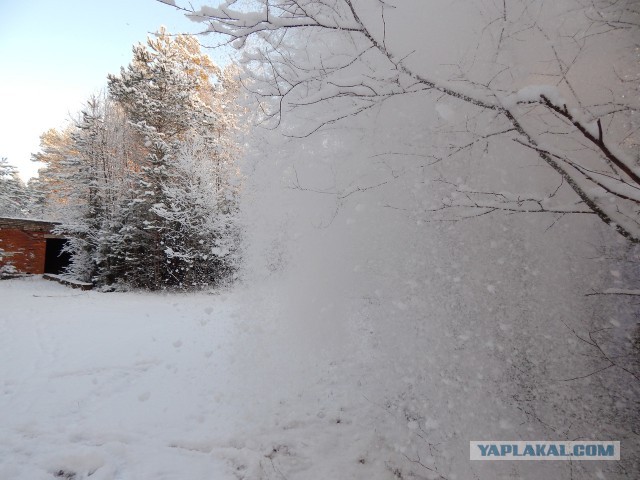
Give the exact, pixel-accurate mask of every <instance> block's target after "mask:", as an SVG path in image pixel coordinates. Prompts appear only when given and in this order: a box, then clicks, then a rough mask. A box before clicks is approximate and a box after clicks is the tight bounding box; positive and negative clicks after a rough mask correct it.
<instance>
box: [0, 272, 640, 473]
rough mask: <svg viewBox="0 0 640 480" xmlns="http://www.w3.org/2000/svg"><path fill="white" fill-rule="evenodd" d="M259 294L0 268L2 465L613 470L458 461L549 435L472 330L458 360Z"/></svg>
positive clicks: (14, 468)
mask: <svg viewBox="0 0 640 480" xmlns="http://www.w3.org/2000/svg"><path fill="white" fill-rule="evenodd" d="M255 295H264V292H262V293H254V292H249V291H242V290H238V291H233V292H227V293H215V294H212V293H198V294H152V293H99V292H93V291H90V292H81V291H78V290H72V289H70V288H68V287H64V286H62V285H59V284H57V283H54V282H49V281H45V280H42V279H40V278H28V279H14V280H5V281H2V282H0V356H1V357H0V388H1V390H0V479H2V480H5V479H6V480H14V479H15V480H22V479H24V480H52V479H55V478H68V479H74V480H80V479H91V480H146V479H149V480H151V479H153V480H160V479H165V480H169V479H175V480H178V479H180V480H199V479H202V480H204V479H207V480H211V479H222V480H225V479H231V480H233V479H247V480H254V479H255V480H260V479H280V480H282V479H286V480H295V479H305V480H306V479H311V480H315V479H317V480H321V479H322V480H325V479H374V480H375V479H390V480H391V479H443V478H444V479H450V480H456V479H458V480H463V479H466V478H482V479H485V478H486V479H499V478H505V479H506V478H532V479H533V478H597V479H602V478H606V479H608V478H625V472H624V471H620V470H619V469H618V468H617V466H615V465H603V462H582V463H583V464H585V465H582V466H580V467H578V466H575V465H574V466H571V465H569V464H570V462H475V464H472V463H471V462H469V460H468V442H469V440H470V439H472V438H475V437H477V438H494V437H495V438H502V437H505V438H506V437H508V438H548V437H549V436H550V435H551V436H552V437H553V438H558V437H557V435H556V434H552V433H549V431H548V430H545V429H544V428H546V427H544V425H542V424H541V423H540V422H539V421H537V420H534V421H530V422H527V418H528V416H527V412H523V411H522V407H520V409H518V408H511V407H509V406H508V405H505V404H504V403H503V402H502V401H501V400H500V398H499V397H498V396H497V394H498V392H499V387H497V386H496V383H495V382H496V380H495V379H496V378H500V376H501V375H504V372H502V371H501V370H500V368H499V364H497V363H495V362H494V363H491V361H490V358H489V357H487V356H486V355H483V354H482V353H481V351H482V349H483V348H484V346H483V345H478V348H477V349H475V350H470V355H471V357H469V358H466V359H465V356H464V355H461V353H462V351H461V350H457V351H456V350H455V349H454V350H451V351H447V349H448V348H449V346H448V345H447V344H446V338H445V337H444V336H443V337H442V338H441V339H439V340H438V341H437V342H435V343H438V344H442V345H441V346H440V350H438V351H437V352H439V353H437V352H435V353H433V352H432V354H430V353H429V352H426V354H425V356H424V357H419V356H418V355H417V354H416V352H417V351H418V349H416V348H412V347H411V343H410V340H409V339H408V338H409V337H407V338H406V339H404V340H401V337H394V333H393V332H392V331H390V330H389V331H387V332H386V333H385V336H386V337H388V338H392V339H393V340H392V342H390V344H391V343H393V345H394V346H393V348H392V349H390V350H387V349H386V347H384V344H383V343H380V342H377V341H373V343H371V341H370V340H367V341H363V340H362V338H363V337H366V335H363V332H365V328H364V325H365V324H364V323H363V322H360V323H359V322H357V321H355V320H354V321H353V322H351V323H352V325H351V327H349V328H347V327H344V328H342V329H341V328H338V327H337V326H336V325H335V324H334V325H325V326H324V327H323V326H318V327H317V329H315V330H314V329H313V328H310V327H309V325H308V324H305V326H304V327H296V326H295V325H292V324H287V322H286V321H283V322H284V323H280V324H279V323H278V322H276V321H273V319H274V318H275V317H276V316H277V315H276V312H277V311H278V306H277V305H275V304H274V305H271V306H270V303H269V299H268V295H266V297H267V298H266V299H265V298H263V299H262V301H261V302H259V303H256V304H259V305H262V308H261V309H259V310H256V309H255V308H253V307H252V308H248V307H247V305H248V304H250V303H251V302H250V301H249V299H250V298H251V297H252V296H255ZM272 303H275V301H274V302H272ZM269 319H271V320H269ZM303 328H304V330H302V329H303ZM396 330H397V328H396ZM416 332H417V331H415V332H409V335H410V336H413V337H415V338H416V339H418V340H419V339H420V338H421V335H422V334H420V333H416ZM366 333H367V334H368V335H369V336H370V337H373V336H374V335H373V330H371V331H368V330H367V331H366ZM428 335H430V336H433V333H428ZM318 339H322V341H321V342H320V341H319V340H318ZM332 339H333V340H332ZM320 344H322V345H320ZM416 344H421V345H423V347H419V348H420V349H422V350H424V345H427V342H425V341H424V339H422V340H419V342H418V341H416ZM411 359H413V360H414V361H415V366H412V363H411ZM430 359H431V360H430ZM467 362H468V363H473V362H476V366H477V368H475V369H474V370H473V371H472V374H471V375H472V377H469V378H466V377H461V375H463V374H462V373H461V372H463V371H464V370H460V369H459V367H460V365H464V364H465V363H467ZM481 364H486V366H484V367H481ZM587 388H590V387H588V386H587ZM575 391H576V392H578V390H575ZM576 394H578V393H576ZM572 401H573V402H574V403H575V402H576V400H575V399H574V400H572ZM582 401H583V402H591V400H587V397H583V400H582ZM594 405H597V404H595V403H594ZM577 406H579V407H580V409H581V410H585V411H587V412H588V410H589V409H590V408H592V407H591V406H590V404H589V403H579V404H577ZM411 412H419V413H416V414H415V415H414V414H412V413H411ZM568 421H571V419H569V420H568ZM581 422H583V421H582V420H581ZM585 425H587V424H585ZM588 428H591V427H588ZM597 428H599V430H592V432H593V433H594V436H603V435H605V432H607V427H606V426H604V425H602V426H600V427H597ZM618 433H619V432H614V433H613V434H612V435H614V436H616V435H618ZM607 435H608V434H607ZM618 438H620V437H619V436H618ZM621 439H622V440H623V450H622V452H623V456H624V455H626V456H627V458H628V457H629V456H632V455H634V454H633V453H632V451H630V450H628V449H627V450H625V447H627V448H631V447H632V446H633V441H629V440H628V439H625V438H621ZM604 463H607V464H611V463H615V462H604ZM515 464H518V465H515ZM586 464H589V465H586ZM577 468H580V470H576V469H577ZM607 469H608V470H607ZM627 473H628V472H627ZM572 475H573V476H572ZM575 475H579V476H575Z"/></svg>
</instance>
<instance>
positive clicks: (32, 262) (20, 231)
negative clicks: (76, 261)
mask: <svg viewBox="0 0 640 480" xmlns="http://www.w3.org/2000/svg"><path fill="white" fill-rule="evenodd" d="M56 225H57V223H55V222H46V221H43V220H28V219H23V218H2V217H0V268H1V267H3V266H4V265H6V264H11V265H13V266H14V267H15V268H16V270H18V272H19V273H31V274H42V273H54V274H59V273H62V271H63V270H64V268H65V267H66V266H68V265H69V254H68V253H66V252H62V248H63V246H64V244H65V241H66V240H65V239H64V238H63V237H61V236H59V235H55V234H53V233H52V231H53V229H54V228H55V226H56Z"/></svg>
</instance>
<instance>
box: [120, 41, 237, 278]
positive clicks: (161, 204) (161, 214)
mask: <svg viewBox="0 0 640 480" xmlns="http://www.w3.org/2000/svg"><path fill="white" fill-rule="evenodd" d="M155 37H156V38H155V39H153V38H149V39H148V41H147V44H146V46H145V45H142V44H138V45H136V46H135V47H134V48H133V61H132V62H131V64H130V65H129V66H128V67H127V68H123V69H121V72H120V75H117V76H115V75H110V76H109V80H108V86H109V93H110V95H111V96H112V98H114V99H115V100H116V101H117V102H118V103H119V104H120V105H121V106H122V107H123V109H124V111H125V113H126V115H127V117H128V119H129V121H130V123H131V125H132V126H133V128H134V130H135V131H136V132H137V134H138V136H139V138H140V142H141V143H142V145H144V150H145V152H144V155H143V156H141V157H139V158H137V159H136V161H137V165H136V166H135V167H134V168H133V175H134V183H135V186H134V188H132V189H131V191H130V194H131V195H130V196H129V198H127V199H126V200H125V201H124V202H122V212H121V214H122V217H123V219H124V220H123V221H122V222H121V223H120V224H119V228H120V230H118V231H111V238H113V239H117V240H118V241H119V242H120V244H119V245H114V246H113V247H114V251H118V255H117V256H118V257H119V258H120V259H122V260H123V261H124V262H125V265H126V268H123V269H122V275H121V276H120V279H121V281H124V283H126V284H128V285H131V286H134V287H143V288H150V289H158V288H163V287H166V286H182V287H187V286H191V285H194V284H201V283H208V282H210V281H212V280H213V277H215V276H216V275H217V274H218V273H219V272H220V270H221V269H220V268H219V264H220V258H222V257H224V256H226V255H227V254H228V251H229V250H228V249H220V248H219V247H218V246H217V245H216V242H218V243H220V240H219V238H212V237H211V235H210V234H209V233H210V232H208V231H207V225H208V224H209V223H210V217H211V216H215V215H217V213H219V211H220V210H219V205H218V202H213V203H209V204H206V207H205V204H202V205H203V207H204V208H203V209H200V210H199V209H198V208H197V207H195V204H196V203H197V201H195V200H194V199H193V198H190V197H192V196H193V194H194V192H196V191H200V193H202V191H201V190H197V189H193V188H192V187H193V184H192V183H190V182H189V180H186V177H188V173H187V172H185V171H184V170H183V169H181V167H180V166H179V162H178V156H179V153H180V151H181V150H182V149H183V148H185V145H187V144H188V143H189V142H190V141H193V139H194V138H199V140H198V142H200V144H201V146H202V148H201V153H202V152H204V153H203V154H202V155H200V156H199V161H202V162H205V163H208V164H209V165H210V168H212V169H214V170H215V165H221V164H222V163H223V160H222V158H223V156H224V155H223V154H222V152H223V151H224V150H225V148H223V143H222V142H221V138H222V137H223V133H222V132H223V131H225V132H226V131H228V130H229V129H230V124H231V123H232V122H229V121H228V120H225V117H224V115H221V112H222V111H223V109H222V108H217V109H214V107H213V105H214V104H215V103H216V99H217V98H219V97H220V95H219V94H217V92H216V87H215V86H214V85H213V80H214V78H216V77H217V78H220V77H221V71H220V69H219V68H218V67H217V66H215V65H214V64H213V62H212V61H211V60H210V59H209V57H207V56H206V55H204V54H202V53H201V52H200V46H199V44H198V42H197V40H196V39H195V38H193V37H190V36H183V35H178V36H170V35H169V34H167V32H166V31H165V30H164V29H160V31H159V32H158V33H157V34H156V35H155ZM220 172H221V170H220V169H219V171H218V178H217V180H216V181H215V183H216V185H217V186H218V188H219V187H220V185H221V184H222V183H224V182H226V181H227V180H226V179H223V178H222V176H221V175H220ZM197 182H200V184H201V185H202V184H206V183H207V181H206V180H205V179H203V178H200V179H199V180H198V181H197ZM185 189H186V190H185ZM114 225H116V224H114ZM196 238H197V239H198V240H197V242H196V243H195V244H194V239H196ZM196 265H197V268H196ZM196 272H201V274H202V275H204V278H199V277H200V274H198V273H196ZM196 278H198V280H196Z"/></svg>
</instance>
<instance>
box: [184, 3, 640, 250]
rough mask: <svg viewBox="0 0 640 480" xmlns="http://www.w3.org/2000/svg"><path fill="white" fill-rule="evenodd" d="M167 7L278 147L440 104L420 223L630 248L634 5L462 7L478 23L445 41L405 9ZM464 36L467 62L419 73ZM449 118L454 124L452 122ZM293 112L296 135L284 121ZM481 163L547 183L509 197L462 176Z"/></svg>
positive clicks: (411, 8)
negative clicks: (571, 220)
mask: <svg viewBox="0 0 640 480" xmlns="http://www.w3.org/2000/svg"><path fill="white" fill-rule="evenodd" d="M439 6H440V7H441V8H442V9H447V8H450V7H449V4H448V3H447V2H440V4H439ZM177 8H179V9H181V10H183V11H184V12H185V13H186V14H187V15H188V16H189V17H190V18H191V19H192V20H195V21H199V22H204V23H205V24H206V25H207V32H208V33H211V34H214V35H216V36H217V37H216V38H219V39H221V40H220V42H219V43H220V44H231V45H233V46H234V47H236V48H238V49H239V50H240V51H241V52H242V61H243V62H244V64H245V66H246V67H247V71H248V72H249V74H250V77H251V78H250V81H248V82H247V84H248V88H249V89H250V90H251V91H252V92H253V93H254V94H255V95H256V96H257V97H258V98H259V99H260V101H261V107H262V112H263V117H262V122H263V124H265V125H268V126H272V127H277V126H280V128H282V130H283V131H284V132H285V134H287V135H290V136H294V137H306V136H309V135H313V134H315V133H316V132H318V131H319V130H321V129H327V128H330V127H334V126H338V125H345V124H348V122H349V121H350V120H351V119H353V117H354V116H357V115H361V114H364V113H365V112H369V111H372V110H375V109H376V108H378V107H379V106H380V105H381V104H383V103H385V102H388V101H389V100H390V99H393V98H394V97H397V96H412V95H419V96H428V97H429V98H431V99H432V100H433V102H434V104H435V105H437V104H443V103H446V108H441V109H440V110H439V113H442V115H441V116H442V117H443V122H442V126H441V127H442V128H441V129H438V133H439V136H440V137H441V138H442V137H443V134H442V132H443V131H444V130H448V133H449V134H451V133H455V135H453V137H455V138H453V141H451V138H452V135H447V136H446V138H447V140H446V141H445V142H441V143H439V144H437V145H432V146H431V148H430V149H429V151H428V152H426V151H425V152H421V154H420V155H419V156H418V157H419V159H418V160H419V161H420V162H421V165H422V166H425V167H427V168H431V167H433V168H432V170H433V171H434V172H435V173H434V174H433V176H432V178H433V179H434V180H438V181H439V182H440V185H441V186H442V188H443V189H444V190H445V192H446V193H444V194H443V196H442V198H443V199H442V202H441V203H440V204H439V205H432V206H429V207H426V208H424V209H423V213H424V214H427V215H430V216H432V217H434V216H437V217H440V218H442V217H447V216H449V217H453V218H463V217H468V216H477V215H485V214H488V213H493V212H508V213H523V214H528V215H532V214H544V215H552V216H554V218H555V219H556V220H558V219H560V218H561V217H562V216H565V215H568V214H571V215H594V216H596V217H597V218H599V219H600V220H601V221H602V222H604V223H606V224H608V225H610V226H611V227H612V228H614V229H615V231H617V232H618V233H619V234H620V235H622V236H624V237H625V238H627V239H628V240H629V241H631V242H634V243H637V242H639V241H640V222H639V215H640V170H639V169H638V159H637V147H638V135H637V130H638V121H637V119H636V116H634V115H635V112H636V109H637V106H638V105H637V98H636V97H637V96H634V93H635V92H636V91H637V77H638V74H637V72H636V71H635V70H634V69H633V66H632V64H631V63H630V62H627V60H629V59H632V58H633V48H635V47H634V38H637V31H638V25H639V23H640V21H639V19H640V11H639V9H638V5H637V2H631V1H622V2H614V1H608V0H604V1H599V0H598V1H595V2H583V1H581V0H564V1H562V2H544V1H543V0H536V1H534V2H524V1H520V0H505V1H503V2H489V1H484V0H478V1H474V2H471V3H469V4H468V5H467V7H466V8H467V9H473V13H474V18H478V19H481V23H479V24H476V23H474V24H472V25H470V27H469V30H470V31H471V30H472V31H473V33H472V34H468V32H466V31H465V30H463V27H465V26H466V25H463V26H462V27H460V28H451V29H450V31H451V35H452V36H451V37H448V38H447V37H443V36H442V34H444V35H446V33H447V31H445V30H442V29H441V28H440V25H439V16H438V15H437V14H435V15H434V13H435V12H436V9H435V8H434V7H433V6H431V8H430V9H427V8H426V6H425V5H424V4H423V3H422V2H416V1H404V0H403V1H394V0H384V1H383V0H376V1H373V2H371V1H365V0H254V1H249V2H239V1H237V0H229V1H225V2H220V3H219V4H217V6H202V7H200V8H197V9H196V8H191V7H187V6H186V5H185V4H182V5H181V4H180V2H178V4H177ZM436 8H437V6H436ZM424 10H429V11H430V15H429V16H427V15H420V13H421V11H424ZM442 11H444V10H442ZM416 18H417V19H418V20H416ZM417 22H418V24H417V26H416V23H417ZM407 25H413V29H412V28H411V27H409V28H408V27H407ZM473 29H475V30H473ZM431 31H433V32H438V33H439V34H440V35H439V36H437V37H434V36H429V32H431ZM412 34H413V35H415V36H414V37H411V35H412ZM465 34H466V35H467V37H466V38H463V40H468V43H465V44H462V45H461V47H460V50H462V51H463V52H464V54H460V55H458V56H454V57H452V58H451V59H450V61H448V62H446V61H442V62H440V63H436V64H434V62H433V61H430V58H431V57H437V56H438V55H437V54H438V51H439V50H447V49H448V45H449V44H454V43H456V42H457V43H459V42H460V41H461V40H460V39H459V37H457V36H456V35H460V37H462V36H463V35H465ZM434 42H435V43H434ZM612 46H614V47H615V48H611V47H612ZM620 52H622V53H620ZM447 109H449V110H453V112H461V115H460V119H459V120H458V121H457V123H456V124H454V125H451V124H450V122H448V121H447V120H449V118H445V117H451V116H452V115H448V114H447V113H446V112H445V110H447ZM294 114H295V115H298V116H299V117H300V116H303V117H305V118H306V119H307V121H305V122H296V125H293V124H292V123H286V122H285V123H283V120H285V119H286V118H287V116H291V115H294ZM490 150H491V151H492V152H495V154H497V155H503V157H505V158H506V157H507V156H515V157H518V158H520V157H523V158H528V159H531V161H538V162H541V164H543V165H544V166H545V167H546V168H547V169H549V172H550V173H551V174H552V175H555V177H556V180H554V181H552V182H549V181H547V182H546V183H545V184H543V185H532V188H529V189H526V191H524V190H523V191H518V190H517V189H516V188H515V186H514V190H511V189H510V190H509V191H506V190H502V189H501V190H498V189H497V188H491V187H487V186H486V185H484V186H479V187H475V186H474V185H473V182H466V181H460V180H459V179H458V178H457V175H456V168H455V162H456V161H457V160H458V159H459V158H461V157H463V156H466V155H468V156H470V157H474V158H481V157H482V155H481V154H482V152H483V151H484V152H487V151H490ZM406 153H407V152H403V151H400V152H397V151H396V152H381V154H394V155H396V154H406ZM411 154H412V155H414V153H411ZM506 163H507V165H508V164H509V161H508V159H506ZM447 165H454V168H451V169H450V170H447ZM487 168H489V169H490V168H491V167H490V166H487ZM438 169H440V170H438ZM458 170H459V169H458ZM532 190H533V191H534V193H533V194H532V193H531V191H532ZM345 193H347V192H335V194H336V195H344V194H345Z"/></svg>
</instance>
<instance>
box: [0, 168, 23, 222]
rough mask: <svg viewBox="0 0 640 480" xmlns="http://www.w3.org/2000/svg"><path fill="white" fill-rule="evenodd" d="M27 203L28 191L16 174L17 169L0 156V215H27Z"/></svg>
mask: <svg viewBox="0 0 640 480" xmlns="http://www.w3.org/2000/svg"><path fill="white" fill-rule="evenodd" d="M29 205H30V195H29V191H28V190H27V188H26V186H25V184H24V182H23V181H22V180H21V179H20V177H19V176H18V169H17V168H16V167H14V166H13V165H11V164H10V163H9V162H8V160H7V159H6V158H0V216H6V217H24V216H28V215H29Z"/></svg>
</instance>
